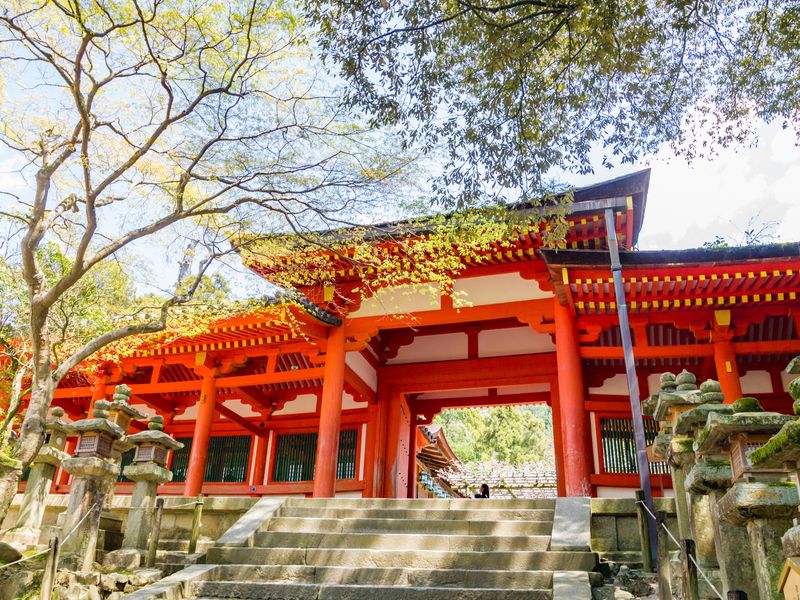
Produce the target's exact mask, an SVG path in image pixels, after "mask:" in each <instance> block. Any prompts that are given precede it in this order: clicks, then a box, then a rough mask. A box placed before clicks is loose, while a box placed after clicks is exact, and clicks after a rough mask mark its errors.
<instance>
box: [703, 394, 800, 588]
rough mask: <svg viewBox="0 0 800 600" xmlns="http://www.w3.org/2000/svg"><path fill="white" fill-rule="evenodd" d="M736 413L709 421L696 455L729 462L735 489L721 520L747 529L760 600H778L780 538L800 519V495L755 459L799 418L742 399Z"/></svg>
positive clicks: (724, 500) (725, 499) (722, 502)
mask: <svg viewBox="0 0 800 600" xmlns="http://www.w3.org/2000/svg"><path fill="white" fill-rule="evenodd" d="M733 410H734V413H733V414H731V415H721V414H717V413H711V414H710V415H709V417H708V421H707V422H706V425H705V427H704V428H703V430H702V431H701V432H700V433H699V435H698V439H697V442H696V444H695V449H696V451H697V452H698V453H699V454H703V455H707V456H711V457H714V456H716V457H720V458H722V459H723V460H724V459H726V458H727V459H728V460H729V461H730V463H731V477H732V485H731V488H730V489H729V490H728V491H727V492H726V493H725V495H724V496H722V497H721V498H720V499H719V501H718V505H717V511H718V515H719V518H720V520H721V521H724V522H728V523H730V524H732V525H736V526H740V527H741V526H746V528H747V533H748V535H749V538H750V548H751V552H752V558H753V569H754V573H755V576H756V577H755V580H756V584H757V585H758V592H759V597H760V598H761V600H773V599H774V600H777V599H778V598H781V597H782V594H780V593H779V592H778V591H777V583H778V579H779V576H780V571H781V567H782V565H783V555H782V550H781V542H780V538H781V536H782V535H783V534H784V533H785V532H786V530H788V529H789V527H791V517H793V516H794V515H795V514H796V513H797V504H798V495H797V489H796V488H795V486H794V485H791V484H790V485H787V484H786V481H785V479H786V476H785V473H783V474H782V473H781V472H780V471H778V470H774V469H767V470H762V469H759V468H758V467H757V466H754V465H753V464H752V461H751V459H750V456H751V454H752V453H753V452H754V451H755V450H757V449H758V448H760V447H761V446H762V445H763V443H764V441H765V436H766V438H767V439H768V438H769V436H770V435H772V434H775V433H777V432H778V431H780V429H781V428H782V427H783V426H784V425H785V424H786V423H787V422H789V421H791V420H793V419H794V417H791V416H788V415H780V414H778V413H772V412H764V411H763V409H762V408H761V406H760V405H759V403H758V401H757V400H756V399H755V398H740V399H739V400H737V401H736V402H734V405H733ZM721 542H722V543H723V544H725V543H729V541H726V540H724V539H723V540H721Z"/></svg>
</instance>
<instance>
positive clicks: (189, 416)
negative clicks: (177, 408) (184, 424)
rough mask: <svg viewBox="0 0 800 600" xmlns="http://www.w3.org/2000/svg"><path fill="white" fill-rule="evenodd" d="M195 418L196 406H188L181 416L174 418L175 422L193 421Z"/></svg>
mask: <svg viewBox="0 0 800 600" xmlns="http://www.w3.org/2000/svg"><path fill="white" fill-rule="evenodd" d="M196 418H197V404H192V405H191V406H189V407H188V408H187V409H186V410H185V411H184V413H183V414H181V415H177V416H176V417H175V420H176V421H194V420H195V419H196Z"/></svg>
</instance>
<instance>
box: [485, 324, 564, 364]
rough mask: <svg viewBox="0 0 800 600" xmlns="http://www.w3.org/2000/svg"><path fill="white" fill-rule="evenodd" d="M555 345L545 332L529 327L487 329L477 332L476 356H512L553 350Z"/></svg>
mask: <svg viewBox="0 0 800 600" xmlns="http://www.w3.org/2000/svg"><path fill="white" fill-rule="evenodd" d="M555 350H556V345H555V344H554V343H553V340H552V339H551V338H550V336H549V335H548V334H546V333H538V332H536V331H534V330H533V329H531V328H530V327H515V328H514V329H489V330H486V331H481V332H480V333H479V334H478V356H480V357H481V358H486V357H490V356H514V355H517V354H538V353H541V352H555Z"/></svg>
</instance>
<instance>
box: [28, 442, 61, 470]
mask: <svg viewBox="0 0 800 600" xmlns="http://www.w3.org/2000/svg"><path fill="white" fill-rule="evenodd" d="M67 458H69V454H67V453H66V452H64V451H63V450H59V449H58V448H53V447H52V446H47V445H44V446H42V447H41V448H40V449H39V453H38V454H37V455H36V456H35V457H34V458H33V463H34V464H36V463H44V464H48V465H53V466H55V467H57V466H59V465H60V464H61V461H63V460H66V459H67Z"/></svg>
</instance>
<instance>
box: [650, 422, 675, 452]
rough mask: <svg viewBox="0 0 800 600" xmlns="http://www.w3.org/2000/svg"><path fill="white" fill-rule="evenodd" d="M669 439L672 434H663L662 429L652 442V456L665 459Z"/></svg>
mask: <svg viewBox="0 0 800 600" xmlns="http://www.w3.org/2000/svg"><path fill="white" fill-rule="evenodd" d="M671 439H672V432H669V433H664V430H663V429H662V430H661V431H660V432H659V433H658V435H656V437H655V439H654V440H653V454H654V455H655V456H657V457H659V458H666V457H667V450H668V449H669V442H670V440H671Z"/></svg>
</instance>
